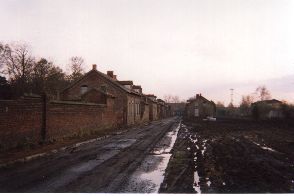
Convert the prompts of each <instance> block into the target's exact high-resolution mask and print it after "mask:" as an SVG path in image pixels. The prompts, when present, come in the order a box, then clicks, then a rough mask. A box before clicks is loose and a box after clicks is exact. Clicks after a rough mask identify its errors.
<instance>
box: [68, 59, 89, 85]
mask: <svg viewBox="0 0 294 196" xmlns="http://www.w3.org/2000/svg"><path fill="white" fill-rule="evenodd" d="M84 62H85V61H84V59H83V58H82V57H78V56H73V57H71V58H70V63H69V66H70V69H71V74H70V75H69V80H70V81H71V82H73V81H76V80H78V79H80V78H81V77H82V76H83V75H84V69H83V65H84Z"/></svg>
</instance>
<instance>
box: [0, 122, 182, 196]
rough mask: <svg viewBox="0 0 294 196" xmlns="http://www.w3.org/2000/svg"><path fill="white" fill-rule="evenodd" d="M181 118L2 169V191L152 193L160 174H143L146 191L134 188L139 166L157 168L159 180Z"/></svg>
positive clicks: (153, 123)
mask: <svg viewBox="0 0 294 196" xmlns="http://www.w3.org/2000/svg"><path fill="white" fill-rule="evenodd" d="M179 123H180V119H179V118H169V119H165V120H162V121H156V122H152V123H151V124H149V125H147V126H143V127H138V128H132V129H130V130H129V131H127V132H124V133H121V134H118V135H114V136H111V137H108V138H106V139H103V140H98V141H94V142H91V143H88V144H84V145H80V146H78V147H76V148H73V149H68V150H65V151H63V152H58V153H55V154H52V155H49V156H46V157H43V158H39V159H36V160H32V161H30V162H27V163H24V164H18V165H14V166H12V167H10V168H2V169H0V192H103V193H113V192H147V193H148V192H156V191H158V189H159V185H160V183H161V182H158V178H156V179H153V181H155V182H153V181H152V179H151V180H148V178H147V181H148V182H149V185H150V186H145V185H144V187H147V188H146V189H144V190H143V189H140V188H138V187H140V186H141V185H142V183H141V184H140V183H136V182H137V181H138V180H136V179H139V180H140V179H142V175H143V178H144V169H143V170H142V168H146V167H145V166H146V164H147V165H149V166H150V167H149V170H148V172H150V171H153V170H159V171H161V174H160V175H161V178H162V180H163V173H164V170H165V167H166V165H167V163H168V159H169V156H170V155H164V154H168V153H169V152H170V150H171V148H172V145H173V143H174V142H175V139H176V131H177V127H179ZM157 155H159V156H157ZM144 165H145V166H144ZM152 167H153V170H152ZM148 172H147V171H146V172H145V173H148ZM147 175H148V174H147ZM156 175H158V173H157V174H156ZM140 176H141V177H140ZM149 177H150V176H149ZM148 187H149V188H148Z"/></svg>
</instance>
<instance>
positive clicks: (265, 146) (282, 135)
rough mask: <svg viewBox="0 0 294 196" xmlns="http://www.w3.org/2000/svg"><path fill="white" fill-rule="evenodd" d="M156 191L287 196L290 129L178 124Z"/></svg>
mask: <svg viewBox="0 0 294 196" xmlns="http://www.w3.org/2000/svg"><path fill="white" fill-rule="evenodd" d="M160 191H161V192H167V193H193V192H194V193H195V192H202V193H293V192H294V129H293V124H292V123H288V124H287V123H275V122H262V123H256V122H251V121H223V122H218V121H216V122H203V121H202V122H193V123H191V122H184V123H183V125H182V126H181V129H180V130H179V133H178V139H177V142H176V143H175V146H174V150H173V155H172V157H171V160H170V162H169V165H168V168H167V170H166V178H165V180H164V183H163V184H162V185H161V188H160Z"/></svg>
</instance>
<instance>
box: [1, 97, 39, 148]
mask: <svg viewBox="0 0 294 196" xmlns="http://www.w3.org/2000/svg"><path fill="white" fill-rule="evenodd" d="M41 111H42V102H41V100H40V99H23V100H8V101H3V100H0V148H1V149H3V148H10V147H15V146H17V145H24V144H26V143H36V142H37V141H39V140H40V130H41V117H42V113H41Z"/></svg>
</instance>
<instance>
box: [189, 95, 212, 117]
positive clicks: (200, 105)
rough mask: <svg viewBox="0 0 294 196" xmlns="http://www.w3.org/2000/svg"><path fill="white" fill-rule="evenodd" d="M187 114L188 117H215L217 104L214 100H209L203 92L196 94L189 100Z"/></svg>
mask: <svg viewBox="0 0 294 196" xmlns="http://www.w3.org/2000/svg"><path fill="white" fill-rule="evenodd" d="M187 102H188V103H187V104H186V108H185V110H186V115H187V117H188V118H200V119H203V118H206V117H215V115H216V105H215V103H214V102H213V101H209V100H207V99H206V98H205V97H203V96H202V95H201V94H196V97H195V98H192V99H189V100H187Z"/></svg>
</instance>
